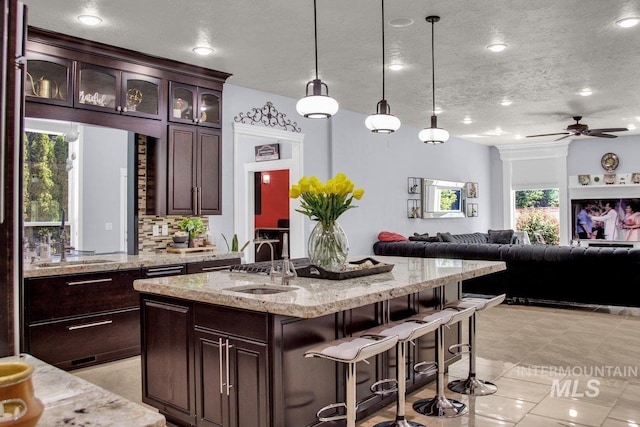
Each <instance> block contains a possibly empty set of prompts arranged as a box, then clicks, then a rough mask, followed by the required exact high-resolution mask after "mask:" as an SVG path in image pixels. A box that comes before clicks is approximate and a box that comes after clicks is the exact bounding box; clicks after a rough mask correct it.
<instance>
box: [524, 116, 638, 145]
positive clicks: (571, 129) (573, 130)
mask: <svg viewBox="0 0 640 427" xmlns="http://www.w3.org/2000/svg"><path fill="white" fill-rule="evenodd" d="M573 120H575V121H576V122H575V123H574V124H572V125H569V126H567V127H566V129H565V130H566V132H559V133H545V134H541V135H527V138H533V137H536V136H552V135H564V136H561V137H560V138H557V139H555V140H554V141H560V140H561V139H565V138H569V137H570V136H580V135H585V136H595V137H598V138H617V137H618V135H610V134H609V133H607V132H623V131H625V130H629V129H627V128H604V129H589V126H587V125H586V124H583V123H580V120H582V116H573Z"/></svg>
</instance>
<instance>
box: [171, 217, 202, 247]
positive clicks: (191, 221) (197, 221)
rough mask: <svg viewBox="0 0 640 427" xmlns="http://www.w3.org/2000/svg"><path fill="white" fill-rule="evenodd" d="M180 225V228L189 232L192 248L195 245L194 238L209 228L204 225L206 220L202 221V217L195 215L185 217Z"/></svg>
mask: <svg viewBox="0 0 640 427" xmlns="http://www.w3.org/2000/svg"><path fill="white" fill-rule="evenodd" d="M178 227H179V228H180V230H182V231H186V232H187V233H189V247H190V248H193V247H195V241H194V238H195V237H198V236H200V235H201V234H202V233H204V232H205V231H206V230H207V228H206V227H205V226H204V222H203V221H202V218H198V217H193V216H192V217H188V218H183V219H182V221H180V223H179V224H178Z"/></svg>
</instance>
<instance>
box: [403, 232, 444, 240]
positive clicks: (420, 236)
mask: <svg viewBox="0 0 640 427" xmlns="http://www.w3.org/2000/svg"><path fill="white" fill-rule="evenodd" d="M409 240H411V241H412V242H439V241H440V239H439V238H438V236H429V233H423V234H420V233H413V236H409Z"/></svg>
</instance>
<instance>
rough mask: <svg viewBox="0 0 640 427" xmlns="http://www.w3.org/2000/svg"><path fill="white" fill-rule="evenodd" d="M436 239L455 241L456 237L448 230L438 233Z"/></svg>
mask: <svg viewBox="0 0 640 427" xmlns="http://www.w3.org/2000/svg"><path fill="white" fill-rule="evenodd" d="M438 240H439V241H440V242H455V241H456V239H454V238H453V235H452V234H451V233H449V232H448V231H445V232H444V233H438Z"/></svg>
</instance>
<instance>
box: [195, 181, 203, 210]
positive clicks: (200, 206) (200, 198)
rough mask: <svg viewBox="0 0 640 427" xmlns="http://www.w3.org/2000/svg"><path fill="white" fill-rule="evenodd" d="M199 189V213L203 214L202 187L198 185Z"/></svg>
mask: <svg viewBox="0 0 640 427" xmlns="http://www.w3.org/2000/svg"><path fill="white" fill-rule="evenodd" d="M196 188H197V189H198V190H197V191H198V215H202V187H196Z"/></svg>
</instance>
